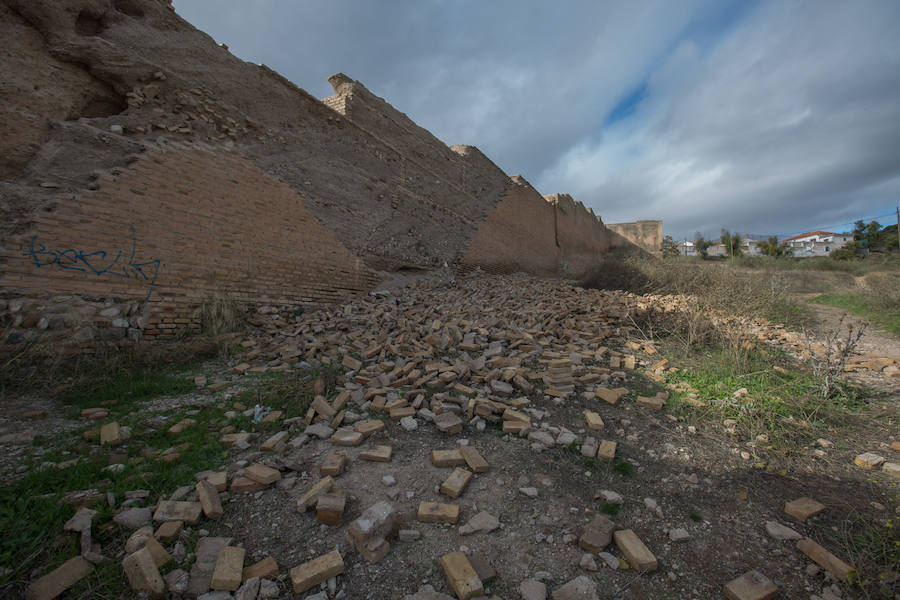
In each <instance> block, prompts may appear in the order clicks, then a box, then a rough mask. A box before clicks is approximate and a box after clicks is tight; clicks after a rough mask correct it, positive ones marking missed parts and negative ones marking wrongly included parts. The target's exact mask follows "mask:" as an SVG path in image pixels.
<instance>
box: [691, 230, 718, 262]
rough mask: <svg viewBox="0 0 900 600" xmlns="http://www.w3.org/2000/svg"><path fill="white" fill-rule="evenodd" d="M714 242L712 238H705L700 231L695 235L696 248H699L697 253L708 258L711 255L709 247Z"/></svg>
mask: <svg viewBox="0 0 900 600" xmlns="http://www.w3.org/2000/svg"><path fill="white" fill-rule="evenodd" d="M713 243H714V242H713V241H712V240H707V239H704V238H703V236H702V235H700V232H699V231H698V232H697V234H696V235H695V236H694V248H696V249H697V254H699V255H700V256H701V257H702V258H707V257H708V256H709V253H708V252H707V250H709V247H710V246H712V245H713Z"/></svg>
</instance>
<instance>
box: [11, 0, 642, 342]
mask: <svg viewBox="0 0 900 600" xmlns="http://www.w3.org/2000/svg"><path fill="white" fill-rule="evenodd" d="M0 34H3V37H4V40H5V41H7V44H6V45H4V47H3V49H0V58H2V59H3V62H4V65H7V66H9V67H10V68H9V69H7V70H6V71H4V77H0V97H3V98H4V99H5V100H7V102H6V104H4V105H3V106H0V134H2V135H0V342H2V341H4V340H9V339H14V340H19V341H21V340H27V339H28V338H29V337H34V336H35V335H38V332H40V331H43V332H44V333H46V334H47V335H51V336H52V335H55V333H54V332H58V333H59V335H60V336H63V335H64V331H66V330H68V331H69V334H71V330H73V329H74V330H76V335H75V337H76V339H78V340H79V341H86V340H90V339H96V338H98V337H99V338H103V339H122V337H123V336H129V335H130V336H132V337H140V336H146V337H165V336H167V335H173V333H172V332H174V331H175V330H180V329H191V328H196V327H197V325H198V323H197V314H196V311H197V307H198V305H199V304H200V303H201V302H203V301H204V300H205V299H207V298H209V297H210V296H213V295H216V294H227V296H228V297H230V298H232V299H234V300H236V301H246V302H253V303H257V304H258V303H273V304H302V303H310V302H313V303H315V302H323V301H329V300H339V299H340V298H341V297H342V296H343V295H344V294H345V293H346V292H355V291H360V290H365V289H369V288H370V287H371V286H372V285H374V284H375V282H376V281H377V278H376V276H375V274H374V272H373V271H374V270H379V271H380V270H385V271H395V270H401V269H407V268H409V269H433V268H440V267H441V266H442V265H443V264H444V263H448V264H453V265H454V266H457V267H459V268H463V269H465V268H474V267H476V266H481V267H483V268H485V269H487V270H492V271H504V272H506V271H518V270H521V271H526V272H530V273H536V274H546V275H560V274H562V275H566V276H577V275H578V274H580V273H581V272H582V271H584V270H586V269H588V268H590V267H591V265H592V264H594V263H595V262H596V261H597V260H598V258H599V254H600V253H602V252H603V251H605V249H606V247H607V245H608V237H609V236H613V234H611V233H610V232H609V231H608V230H606V229H605V228H604V227H603V225H602V223H601V222H600V221H599V220H598V219H595V218H594V215H593V214H592V213H590V212H589V211H586V210H585V209H584V207H583V206H581V205H580V204H578V203H576V202H574V201H573V200H572V199H571V198H568V197H557V198H556V199H555V200H554V201H553V202H548V201H546V200H544V199H543V198H542V197H541V196H540V194H539V193H538V192H537V191H535V190H534V189H533V188H532V187H531V186H530V185H528V184H527V182H524V180H517V179H515V178H513V179H511V178H509V177H507V176H506V174H505V173H503V171H502V170H500V169H499V168H498V167H497V166H496V165H495V164H494V163H493V162H491V160H490V159H489V158H488V157H486V156H485V155H484V154H482V153H481V152H479V151H478V150H477V149H476V148H474V147H471V146H452V147H447V146H446V145H445V144H444V143H443V142H441V141H440V140H438V139H437V138H436V137H434V136H433V135H432V134H431V133H429V132H428V131H427V130H425V129H423V128H422V127H419V126H418V125H417V124H416V123H414V122H413V121H412V120H411V119H410V118H409V117H407V116H406V115H405V114H403V113H402V112H400V111H398V110H397V109H395V108H394V107H392V106H391V105H390V104H389V103H387V102H386V101H385V100H383V99H382V98H379V97H378V96H376V95H375V94H373V93H371V92H370V91H369V90H367V89H366V88H365V86H363V85H362V84H360V83H359V82H356V81H354V80H352V79H350V78H349V77H346V76H343V75H338V76H336V77H333V78H331V81H332V84H333V85H334V87H335V91H336V94H335V95H334V96H332V97H329V98H326V99H325V100H324V101H319V100H317V99H316V98H314V97H312V96H311V95H310V94H308V93H307V92H305V91H303V90H302V89H300V88H299V87H297V85H295V84H294V83H292V82H290V81H288V80H286V79H285V78H284V77H282V76H280V75H279V74H277V73H275V72H274V71H272V70H271V69H269V68H267V67H265V66H264V65H253V64H250V63H247V62H245V61H242V60H240V59H238V58H237V57H235V56H232V55H231V54H230V53H229V52H228V50H227V48H225V47H222V46H219V45H217V44H215V42H214V41H213V40H212V39H211V38H210V37H209V36H207V35H206V34H204V33H202V32H200V31H197V30H196V29H194V28H193V27H192V26H191V25H190V24H189V23H186V22H185V21H183V20H182V19H181V18H180V17H179V16H178V15H177V14H176V13H175V12H174V10H173V7H172V6H171V5H170V4H169V3H167V2H159V1H156V0H132V1H130V2H129V3H119V2H116V3H111V2H96V1H94V0H2V1H0ZM617 239H618V241H619V242H621V243H625V244H627V243H628V242H627V241H625V238H623V237H621V236H617ZM151 275H152V276H151ZM41 335H43V334H41Z"/></svg>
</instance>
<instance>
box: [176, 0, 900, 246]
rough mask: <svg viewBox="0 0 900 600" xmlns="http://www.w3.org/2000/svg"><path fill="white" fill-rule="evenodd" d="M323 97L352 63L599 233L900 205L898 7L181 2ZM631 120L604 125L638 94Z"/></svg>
mask: <svg viewBox="0 0 900 600" xmlns="http://www.w3.org/2000/svg"><path fill="white" fill-rule="evenodd" d="M176 6H177V9H178V11H179V13H181V14H182V15H184V16H185V17H186V18H187V19H188V20H190V21H191V22H192V23H194V24H195V25H196V26H198V27H199V28H201V29H203V30H204V31H207V32H208V33H210V34H211V35H213V37H215V38H216V39H217V40H218V41H220V42H224V43H226V44H229V46H230V47H231V49H232V51H233V52H234V53H235V54H237V55H238V56H241V57H242V58H244V59H246V60H251V61H253V62H264V63H266V64H268V65H269V66H270V67H272V68H274V69H276V70H278V71H280V72H281V73H282V74H284V75H285V76H286V77H288V78H290V79H291V80H293V81H294V82H295V83H297V84H298V85H299V86H301V87H303V88H305V89H307V90H309V91H310V92H311V93H313V94H315V95H317V96H320V97H321V96H325V95H328V94H330V93H331V90H330V88H329V86H328V85H327V83H326V81H325V80H326V77H327V76H328V75H330V74H332V73H334V72H336V71H343V72H345V73H347V74H348V75H350V76H351V77H354V78H356V79H359V80H360V81H362V82H363V83H364V84H366V86H367V87H369V88H370V89H371V90H372V91H373V92H375V93H376V94H379V95H381V96H383V97H385V98H386V99H387V100H388V101H389V102H391V103H392V104H394V105H395V106H396V107H397V108H398V109H400V110H402V111H404V112H406V113H408V114H409V115H410V117H412V118H413V119H414V120H415V121H417V122H418V123H419V124H421V125H422V126H424V127H426V128H427V129H429V130H431V131H432V132H433V133H434V134H435V135H436V136H438V137H439V138H440V139H442V140H444V141H445V142H447V143H450V144H454V143H465V144H474V145H477V146H479V147H480V148H481V150H482V151H484V152H485V153H486V154H487V155H488V156H489V157H491V158H492V159H493V160H494V161H495V162H496V163H497V164H498V165H500V167H501V168H503V169H504V170H506V171H507V172H509V173H522V174H523V175H525V177H527V178H528V179H529V180H531V182H532V183H534V184H535V185H536V186H537V187H538V189H540V190H541V191H542V192H544V193H551V192H569V193H572V194H573V195H574V196H575V197H576V198H577V199H579V200H581V201H583V202H584V203H585V204H586V205H588V206H590V207H592V208H593V209H594V211H595V212H596V213H597V214H599V215H601V216H602V217H603V219H604V220H606V221H607V222H615V221H625V220H633V219H638V218H662V219H663V220H664V223H665V229H666V231H667V232H671V233H673V234H675V235H677V236H678V237H683V236H685V235H690V234H692V233H693V232H694V231H696V230H701V231H703V232H704V233H705V234H707V235H710V234H713V235H714V234H717V233H718V230H719V228H721V227H726V228H729V229H732V230H739V231H751V232H756V233H774V232H781V231H795V230H798V229H802V228H805V227H812V228H818V227H820V226H827V225H830V224H835V223H840V222H846V221H852V220H854V219H856V218H859V217H860V216H868V215H872V214H878V213H880V212H887V210H886V208H887V207H890V206H892V205H893V204H892V203H893V202H894V201H895V199H896V198H897V197H898V196H900V102H898V100H897V99H898V98H900V36H898V35H897V31H900V3H896V2H890V1H883V2H876V1H871V2H870V1H865V0H857V1H854V2H845V1H842V0H841V1H839V0H821V1H812V0H809V1H806V2H804V1H799V0H798V1H795V2H785V1H783V0H761V1H760V2H758V3H751V2H746V1H745V0H732V1H724V0H691V1H683V2H682V1H680V2H670V1H668V0H652V1H651V0H647V1H645V2H640V3H626V2H618V1H609V2H598V1H595V0H578V1H576V0H572V1H570V2H566V3H563V4H559V3H555V4H554V3H546V2H531V3H523V2H521V1H518V0H516V1H513V0H502V1H501V0H496V1H492V2H482V1H476V0H458V1H455V2H440V1H437V0H396V1H392V2H388V3H380V2H379V3H376V2H351V1H349V0H308V1H304V2H303V3H295V2H290V1H288V0H260V1H259V2H253V3H249V2H245V1H243V0H241V1H238V0H177V2H176ZM642 83H646V95H645V97H644V99H643V100H642V102H640V104H639V105H638V106H637V107H636V109H635V112H634V113H633V114H632V115H631V116H630V117H628V118H625V119H622V120H618V121H616V122H614V123H611V124H605V120H606V118H607V116H608V115H609V113H610V111H611V110H612V109H613V108H614V107H615V106H616V105H617V103H618V102H619V101H620V100H621V99H622V98H623V97H625V96H627V95H628V94H629V93H631V92H632V91H633V90H634V89H635V88H636V87H637V86H640V85H641V84H642Z"/></svg>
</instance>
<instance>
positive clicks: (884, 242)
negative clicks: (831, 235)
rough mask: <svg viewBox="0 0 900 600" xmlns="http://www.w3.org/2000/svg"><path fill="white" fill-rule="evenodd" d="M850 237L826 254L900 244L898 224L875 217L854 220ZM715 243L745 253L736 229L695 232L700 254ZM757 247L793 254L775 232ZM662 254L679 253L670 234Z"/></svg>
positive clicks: (732, 253) (843, 255) (849, 254)
mask: <svg viewBox="0 0 900 600" xmlns="http://www.w3.org/2000/svg"><path fill="white" fill-rule="evenodd" d="M852 235H853V241H851V242H847V243H846V244H844V245H843V246H842V247H841V248H838V249H836V250H833V251H832V252H831V254H830V255H829V256H831V257H832V258H834V259H838V260H842V259H849V258H856V257H859V256H864V255H865V254H867V253H868V252H896V251H897V250H898V247H900V244H898V238H897V226H896V225H888V226H887V227H882V226H881V224H880V223H879V222H878V221H870V222H869V223H865V222H864V221H856V223H854V224H853V234H852ZM717 243H720V244H722V246H724V247H725V254H726V256H729V257H732V258H733V257H741V256H743V255H744V252H743V250H741V244H743V243H744V238H743V237H741V235H740V234H738V233H731V232H730V231H728V230H727V229H723V230H722V234H721V236H719V241H718V242H716V241H715V240H707V239H706V238H704V237H703V236H702V235H700V232H699V231H698V232H697V233H696V234H695V236H694V250H695V251H696V252H697V254H698V255H699V256H700V257H701V258H709V248H710V247H711V246H715V245H716V244H717ZM756 247H757V248H758V249H759V251H760V253H761V254H763V255H764V256H771V257H773V258H780V257H784V256H791V255H793V250H792V249H791V247H790V246H785V245H784V244H782V243H780V242H779V241H778V237H777V236H774V235H773V236H769V237H768V239H765V240H759V241H757V242H756ZM661 250H662V255H663V257H666V256H678V255H679V254H680V251H679V248H678V243H677V242H676V241H675V240H674V239H672V236H671V235H667V236H665V237H664V238H663V242H662V248H661Z"/></svg>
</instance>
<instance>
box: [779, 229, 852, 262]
mask: <svg viewBox="0 0 900 600" xmlns="http://www.w3.org/2000/svg"><path fill="white" fill-rule="evenodd" d="M851 241H853V235H851V234H849V233H835V232H833V231H811V232H809V233H803V234H801V235H795V236H794V237H789V238H787V239H785V240H781V245H783V246H785V247H786V248H789V249H790V251H791V253H792V254H793V255H794V256H796V257H799V258H808V257H811V256H828V255H829V254H831V252H832V251H834V250H837V249H838V248H841V247H843V245H844V244H846V243H847V242H851Z"/></svg>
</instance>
